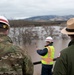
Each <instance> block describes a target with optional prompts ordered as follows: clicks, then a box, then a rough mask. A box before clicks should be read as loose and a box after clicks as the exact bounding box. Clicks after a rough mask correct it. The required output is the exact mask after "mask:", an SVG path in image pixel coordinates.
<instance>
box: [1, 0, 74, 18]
mask: <svg viewBox="0 0 74 75" xmlns="http://www.w3.org/2000/svg"><path fill="white" fill-rule="evenodd" d="M70 14H73V15H74V0H0V15H4V16H6V17H7V18H21V17H25V18H26V17H32V16H40V15H70Z"/></svg>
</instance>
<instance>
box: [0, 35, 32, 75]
mask: <svg viewBox="0 0 74 75" xmlns="http://www.w3.org/2000/svg"><path fill="white" fill-rule="evenodd" d="M0 75H33V64H32V61H31V59H30V57H29V56H28V55H27V54H25V53H24V54H23V52H22V50H21V48H20V47H18V46H15V45H13V43H12V41H11V39H10V38H9V37H8V36H0Z"/></svg>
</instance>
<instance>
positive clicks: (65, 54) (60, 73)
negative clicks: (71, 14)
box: [53, 18, 74, 75]
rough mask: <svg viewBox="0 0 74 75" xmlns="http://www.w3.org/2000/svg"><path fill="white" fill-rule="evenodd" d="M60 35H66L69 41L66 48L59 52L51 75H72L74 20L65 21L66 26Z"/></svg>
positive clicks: (73, 67) (73, 64) (73, 62)
mask: <svg viewBox="0 0 74 75" xmlns="http://www.w3.org/2000/svg"><path fill="white" fill-rule="evenodd" d="M61 33H63V34H66V35H68V36H69V37H70V38H71V41H70V42H69V44H68V47H67V48H65V49H63V50H62V51H61V52H60V56H59V58H58V59H57V60H56V63H55V66H54V70H53V75H74V18H70V19H69V20H68V21H67V26H66V27H65V28H63V29H62V30H61Z"/></svg>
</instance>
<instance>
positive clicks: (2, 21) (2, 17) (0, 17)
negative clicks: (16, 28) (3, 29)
mask: <svg viewBox="0 0 74 75" xmlns="http://www.w3.org/2000/svg"><path fill="white" fill-rule="evenodd" d="M0 22H1V23H4V24H6V25H8V27H10V25H9V21H8V20H7V19H6V18H5V17H4V16H0Z"/></svg>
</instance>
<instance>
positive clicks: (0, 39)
mask: <svg viewBox="0 0 74 75" xmlns="http://www.w3.org/2000/svg"><path fill="white" fill-rule="evenodd" d="M0 42H10V43H12V40H11V38H10V37H9V36H6V35H0Z"/></svg>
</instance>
